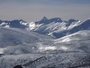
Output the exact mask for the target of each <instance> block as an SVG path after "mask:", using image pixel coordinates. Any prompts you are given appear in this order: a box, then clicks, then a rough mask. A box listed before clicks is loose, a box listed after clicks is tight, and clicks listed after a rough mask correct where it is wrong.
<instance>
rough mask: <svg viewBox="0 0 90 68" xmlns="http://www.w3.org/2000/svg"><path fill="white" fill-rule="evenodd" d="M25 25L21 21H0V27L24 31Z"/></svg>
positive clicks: (25, 23)
mask: <svg viewBox="0 0 90 68" xmlns="http://www.w3.org/2000/svg"><path fill="white" fill-rule="evenodd" d="M27 25H28V23H27V22H26V21H24V20H22V19H20V20H12V21H7V20H0V27H6V28H20V29H26V28H27Z"/></svg>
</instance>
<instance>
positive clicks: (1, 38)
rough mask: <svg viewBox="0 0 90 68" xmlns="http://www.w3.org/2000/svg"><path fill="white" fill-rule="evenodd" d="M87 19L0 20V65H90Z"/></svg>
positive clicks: (73, 67) (47, 67)
mask: <svg viewBox="0 0 90 68" xmlns="http://www.w3.org/2000/svg"><path fill="white" fill-rule="evenodd" d="M89 53H90V19H87V20H85V21H80V20H75V19H69V20H68V21H66V20H62V19H61V18H59V17H55V18H51V19H48V18H47V17H43V18H42V19H41V20H39V21H36V22H26V21H24V20H22V19H20V20H11V21H7V20H0V68H13V67H14V66H16V65H21V66H22V67H24V68H90V54H89Z"/></svg>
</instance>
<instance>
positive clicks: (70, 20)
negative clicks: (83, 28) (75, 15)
mask: <svg viewBox="0 0 90 68" xmlns="http://www.w3.org/2000/svg"><path fill="white" fill-rule="evenodd" d="M77 21H78V20H75V19H69V20H68V22H77Z"/></svg>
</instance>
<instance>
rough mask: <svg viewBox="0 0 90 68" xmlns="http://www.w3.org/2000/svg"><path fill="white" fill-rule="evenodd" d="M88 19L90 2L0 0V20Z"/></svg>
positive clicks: (85, 0) (88, 0)
mask: <svg viewBox="0 0 90 68" xmlns="http://www.w3.org/2000/svg"><path fill="white" fill-rule="evenodd" d="M44 16H46V17H48V18H53V17H60V18H61V19H70V18H74V19H81V20H83V19H87V18H90V0H0V19H5V20H12V19H24V20H26V21H28V22H31V21H36V20H39V19H41V18H42V17H44Z"/></svg>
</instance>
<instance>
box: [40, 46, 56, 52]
mask: <svg viewBox="0 0 90 68" xmlns="http://www.w3.org/2000/svg"><path fill="white" fill-rule="evenodd" d="M56 49H57V48H56V46H40V47H39V50H40V51H46V50H56Z"/></svg>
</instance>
